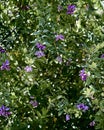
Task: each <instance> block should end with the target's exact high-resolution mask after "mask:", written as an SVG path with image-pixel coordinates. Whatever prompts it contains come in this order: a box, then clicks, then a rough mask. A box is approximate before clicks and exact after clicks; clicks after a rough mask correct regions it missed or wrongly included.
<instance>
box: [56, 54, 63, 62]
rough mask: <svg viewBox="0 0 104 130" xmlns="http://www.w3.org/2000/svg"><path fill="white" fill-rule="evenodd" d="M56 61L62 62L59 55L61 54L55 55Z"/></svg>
mask: <svg viewBox="0 0 104 130" xmlns="http://www.w3.org/2000/svg"><path fill="white" fill-rule="evenodd" d="M56 61H58V63H60V64H61V63H62V57H61V56H57V57H56Z"/></svg>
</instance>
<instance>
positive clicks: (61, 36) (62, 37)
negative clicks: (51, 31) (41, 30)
mask: <svg viewBox="0 0 104 130" xmlns="http://www.w3.org/2000/svg"><path fill="white" fill-rule="evenodd" d="M58 40H64V36H63V35H62V34H59V35H57V36H56V41H58Z"/></svg>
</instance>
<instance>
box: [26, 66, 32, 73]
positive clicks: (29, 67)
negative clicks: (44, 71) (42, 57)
mask: <svg viewBox="0 0 104 130" xmlns="http://www.w3.org/2000/svg"><path fill="white" fill-rule="evenodd" d="M24 70H25V71H26V72H32V67H31V66H26V67H25V68H24Z"/></svg>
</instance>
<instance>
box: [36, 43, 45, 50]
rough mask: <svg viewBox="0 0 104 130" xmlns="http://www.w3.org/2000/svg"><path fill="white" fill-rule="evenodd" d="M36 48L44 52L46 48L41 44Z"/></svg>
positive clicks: (37, 44)
mask: <svg viewBox="0 0 104 130" xmlns="http://www.w3.org/2000/svg"><path fill="white" fill-rule="evenodd" d="M36 47H37V48H38V49H39V50H44V49H45V48H46V46H45V45H42V44H41V43H36Z"/></svg>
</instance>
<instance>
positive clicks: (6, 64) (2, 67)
mask: <svg viewBox="0 0 104 130" xmlns="http://www.w3.org/2000/svg"><path fill="white" fill-rule="evenodd" d="M9 64H10V63H9V60H6V61H5V62H4V63H3V64H2V66H1V67H0V69H1V70H10V66H9Z"/></svg>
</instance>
